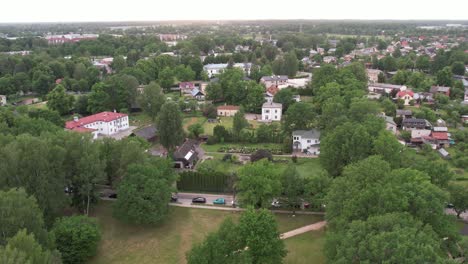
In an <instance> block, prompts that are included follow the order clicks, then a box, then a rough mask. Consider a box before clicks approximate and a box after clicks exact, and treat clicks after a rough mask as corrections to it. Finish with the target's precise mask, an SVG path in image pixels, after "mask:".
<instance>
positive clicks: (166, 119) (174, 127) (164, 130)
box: [156, 101, 184, 151]
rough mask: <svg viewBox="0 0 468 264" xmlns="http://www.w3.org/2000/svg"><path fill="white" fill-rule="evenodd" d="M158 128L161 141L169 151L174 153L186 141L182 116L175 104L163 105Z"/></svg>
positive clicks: (158, 119)
mask: <svg viewBox="0 0 468 264" xmlns="http://www.w3.org/2000/svg"><path fill="white" fill-rule="evenodd" d="M156 126H157V127H158V129H159V140H160V142H161V144H162V145H163V146H164V147H165V148H166V149H167V150H169V151H173V150H174V148H175V147H176V146H177V145H179V144H180V143H181V142H182V141H183V140H184V129H183V127H182V114H181V112H180V110H179V107H178V105H177V104H176V103H175V102H172V101H169V102H166V103H164V104H163V105H162V107H161V110H160V112H159V114H158V117H157V119H156Z"/></svg>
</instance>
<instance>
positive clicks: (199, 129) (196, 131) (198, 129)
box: [188, 123, 205, 138]
mask: <svg viewBox="0 0 468 264" xmlns="http://www.w3.org/2000/svg"><path fill="white" fill-rule="evenodd" d="M188 131H189V133H190V135H191V137H193V138H198V137H199V136H200V135H201V134H203V132H204V131H205V130H204V129H203V126H202V125H201V124H199V123H196V124H193V125H190V126H189V127H188Z"/></svg>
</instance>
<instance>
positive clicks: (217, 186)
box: [177, 171, 229, 193]
mask: <svg viewBox="0 0 468 264" xmlns="http://www.w3.org/2000/svg"><path fill="white" fill-rule="evenodd" d="M177 189H178V190H179V191H198V192H221V193H222V192H226V191H229V175H227V174H224V173H221V172H217V171H212V172H209V173H204V174H202V173H200V172H196V171H184V172H182V173H180V175H179V180H178V181H177Z"/></svg>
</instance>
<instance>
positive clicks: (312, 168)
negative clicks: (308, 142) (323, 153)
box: [296, 158, 323, 177]
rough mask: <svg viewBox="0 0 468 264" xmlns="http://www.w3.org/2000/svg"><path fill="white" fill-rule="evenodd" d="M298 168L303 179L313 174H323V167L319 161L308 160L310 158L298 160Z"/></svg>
mask: <svg viewBox="0 0 468 264" xmlns="http://www.w3.org/2000/svg"><path fill="white" fill-rule="evenodd" d="M296 168H297V171H298V172H299V174H300V175H301V176H302V177H307V176H308V175H311V174H317V173H319V172H321V171H322V170H323V169H322V166H320V161H319V159H318V158H317V159H308V158H298V159H297V163H296Z"/></svg>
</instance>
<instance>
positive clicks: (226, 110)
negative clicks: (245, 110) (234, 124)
mask: <svg viewBox="0 0 468 264" xmlns="http://www.w3.org/2000/svg"><path fill="white" fill-rule="evenodd" d="M217 110H218V116H234V115H235V114H236V113H237V112H238V111H239V106H236V105H221V106H218V108H217Z"/></svg>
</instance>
